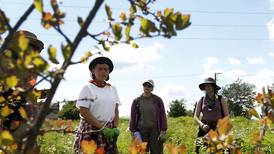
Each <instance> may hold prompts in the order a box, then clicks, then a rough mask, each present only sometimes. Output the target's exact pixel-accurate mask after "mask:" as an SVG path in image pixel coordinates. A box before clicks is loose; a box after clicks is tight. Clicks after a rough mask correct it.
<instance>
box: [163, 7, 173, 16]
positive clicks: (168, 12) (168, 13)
mask: <svg viewBox="0 0 274 154" xmlns="http://www.w3.org/2000/svg"><path fill="white" fill-rule="evenodd" d="M173 10H174V9H169V8H166V9H165V10H164V16H165V17H167V16H169V15H171V14H173Z"/></svg>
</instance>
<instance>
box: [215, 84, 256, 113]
mask: <svg viewBox="0 0 274 154" xmlns="http://www.w3.org/2000/svg"><path fill="white" fill-rule="evenodd" d="M255 88H256V87H255V85H253V84H250V83H248V82H243V81H242V80H241V79H237V80H236V81H235V82H233V83H231V84H228V85H226V86H225V87H223V88H222V90H221V92H220V93H221V95H222V96H224V97H226V98H227V103H228V109H229V114H230V115H231V116H245V117H248V114H246V113H247V112H246V111H247V109H248V108H253V107H254V102H255V95H256V92H255Z"/></svg>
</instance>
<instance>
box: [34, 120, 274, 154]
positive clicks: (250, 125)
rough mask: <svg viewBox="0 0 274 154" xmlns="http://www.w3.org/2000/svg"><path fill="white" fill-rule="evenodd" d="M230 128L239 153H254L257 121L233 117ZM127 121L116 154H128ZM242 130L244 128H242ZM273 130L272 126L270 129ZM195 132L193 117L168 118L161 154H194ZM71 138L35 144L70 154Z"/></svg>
mask: <svg viewBox="0 0 274 154" xmlns="http://www.w3.org/2000/svg"><path fill="white" fill-rule="evenodd" d="M231 121H232V125H233V128H232V129H233V134H234V137H235V140H237V142H238V143H241V150H242V153H254V149H255V147H256V145H255V144H254V143H253V142H254V141H253V139H252V134H253V132H254V130H257V128H258V121H254V120H247V119H246V118H244V117H236V118H233V119H231ZM78 123H79V121H74V127H77V124H78ZM128 125H129V120H128V119H126V118H122V119H120V124H119V129H120V135H119V137H118V140H117V146H118V149H119V153H122V154H127V153H129V145H130V141H131V136H130V131H129V130H128ZM243 126H244V127H243ZM271 126H272V127H273V124H272V125H271ZM197 131H198V128H197V126H195V125H194V119H193V117H178V118H168V130H167V133H166V138H167V140H166V142H165V144H164V153H167V148H166V144H167V143H173V144H175V145H177V146H178V145H181V144H184V145H185V147H186V153H187V154H188V153H189V154H191V153H194V149H195V144H194V143H195V139H196V136H197ZM74 139H75V135H71V134H60V133H56V132H51V133H48V134H45V135H44V136H41V137H39V139H38V144H39V146H41V153H42V154H43V153H45V154H46V153H52V154H53V153H67V154H72V153H73V143H74ZM273 147H274V134H273V133H270V132H267V133H266V135H265V139H264V141H263V147H262V149H263V151H264V152H265V153H273V152H274V148H273Z"/></svg>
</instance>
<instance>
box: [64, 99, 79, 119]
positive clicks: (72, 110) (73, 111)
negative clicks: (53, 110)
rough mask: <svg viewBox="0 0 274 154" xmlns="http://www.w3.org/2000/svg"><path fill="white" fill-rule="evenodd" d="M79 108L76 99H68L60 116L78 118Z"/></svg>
mask: <svg viewBox="0 0 274 154" xmlns="http://www.w3.org/2000/svg"><path fill="white" fill-rule="evenodd" d="M79 113H80V111H79V109H78V108H77V107H76V102H75V101H68V102H67V103H66V104H65V105H64V106H63V107H62V109H61V111H60V112H59V117H60V118H62V119H71V120H78V119H80V117H79Z"/></svg>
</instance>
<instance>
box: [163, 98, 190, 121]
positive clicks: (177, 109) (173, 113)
mask: <svg viewBox="0 0 274 154" xmlns="http://www.w3.org/2000/svg"><path fill="white" fill-rule="evenodd" d="M185 103H186V100H185V99H181V100H177V99H176V100H174V101H172V102H171V103H170V104H169V111H167V112H168V116H169V117H180V116H186V115H187V110H186V105H185Z"/></svg>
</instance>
